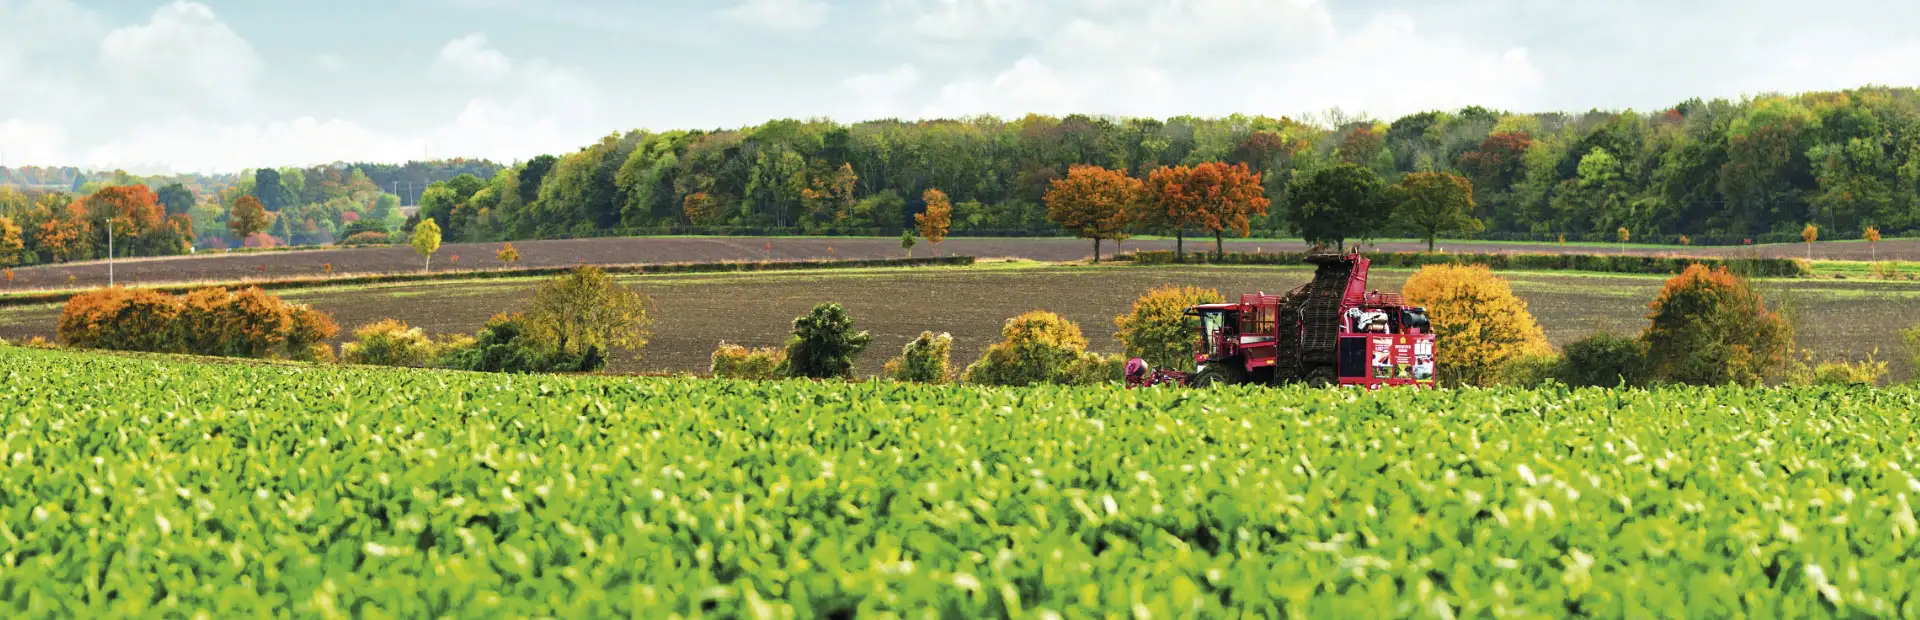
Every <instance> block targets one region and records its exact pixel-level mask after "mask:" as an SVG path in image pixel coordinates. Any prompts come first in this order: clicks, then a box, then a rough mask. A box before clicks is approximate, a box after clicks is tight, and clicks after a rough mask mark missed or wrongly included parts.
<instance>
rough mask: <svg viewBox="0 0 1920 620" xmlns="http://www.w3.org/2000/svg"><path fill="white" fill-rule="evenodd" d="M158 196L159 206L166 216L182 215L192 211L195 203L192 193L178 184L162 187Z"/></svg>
mask: <svg viewBox="0 0 1920 620" xmlns="http://www.w3.org/2000/svg"><path fill="white" fill-rule="evenodd" d="M158 195H159V200H160V205H161V206H162V207H164V208H165V209H166V212H167V215H168V216H175V215H184V214H186V213H187V212H188V211H190V210H192V209H193V205H194V203H195V199H194V197H193V191H192V190H189V189H187V186H185V185H181V184H179V183H168V184H167V185H165V186H162V187H161V188H160V191H159V192H158Z"/></svg>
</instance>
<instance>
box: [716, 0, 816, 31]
mask: <svg viewBox="0 0 1920 620" xmlns="http://www.w3.org/2000/svg"><path fill="white" fill-rule="evenodd" d="M721 14H722V15H725V16H726V17H727V18H729V19H733V20H737V21H742V22H747V23H750V24H755V25H758V26H761V27H764V28H772V29H776V30H806V29H810V28H814V27H816V26H819V25H820V24H823V23H826V21H827V3H826V2H823V1H821V0H741V2H740V4H737V5H734V7H733V8H730V9H727V10H725V11H721Z"/></svg>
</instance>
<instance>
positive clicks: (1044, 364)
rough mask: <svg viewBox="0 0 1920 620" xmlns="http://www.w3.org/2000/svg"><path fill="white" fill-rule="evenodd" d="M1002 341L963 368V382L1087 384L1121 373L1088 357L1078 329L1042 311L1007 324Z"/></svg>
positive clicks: (1052, 314)
mask: <svg viewBox="0 0 1920 620" xmlns="http://www.w3.org/2000/svg"><path fill="white" fill-rule="evenodd" d="M1000 335H1001V336H1002V337H1003V338H1004V339H1003V340H1002V341H1000V342H999V343H996V344H994V345H993V346H991V347H988V348H987V351H986V353H984V354H982V355H981V356H980V359H979V360H976V361H975V362H974V363H972V364H970V365H968V366H967V369H966V372H965V373H963V374H962V376H961V380H962V381H965V382H966V383H972V384H979V385H1033V384H1036V383H1066V384H1088V383H1098V382H1100V381H1102V380H1104V377H1106V376H1109V375H1108V374H1107V373H1108V372H1109V370H1111V371H1112V374H1111V376H1112V377H1118V376H1119V373H1120V371H1121V370H1122V369H1123V368H1122V367H1120V366H1115V365H1114V364H1112V363H1110V361H1109V360H1107V359H1106V358H1103V357H1101V356H1099V355H1095V354H1091V353H1088V352H1087V339H1086V337H1085V336H1083V335H1081V333H1080V326H1078V325H1075V324H1073V322H1072V321H1068V320H1066V319H1064V318H1061V317H1060V315H1057V314H1054V313H1052V312H1047V311H1045V310H1034V311H1031V312H1027V313H1025V314H1022V315H1020V316H1017V317H1013V318H1011V319H1008V320H1007V323H1006V325H1004V326H1002V327H1001V328H1000Z"/></svg>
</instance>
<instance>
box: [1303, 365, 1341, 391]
mask: <svg viewBox="0 0 1920 620" xmlns="http://www.w3.org/2000/svg"><path fill="white" fill-rule="evenodd" d="M1338 382H1339V378H1338V377H1335V376H1334V373H1333V367H1331V366H1318V367H1315V368H1314V369H1313V370H1309V371H1307V387H1315V388H1323V387H1329V386H1332V385H1333V384H1335V383H1338Z"/></svg>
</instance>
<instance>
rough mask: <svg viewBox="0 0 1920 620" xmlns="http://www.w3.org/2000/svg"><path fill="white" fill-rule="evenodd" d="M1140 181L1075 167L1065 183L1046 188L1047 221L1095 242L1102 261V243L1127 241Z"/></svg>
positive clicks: (1057, 181)
mask: <svg viewBox="0 0 1920 620" xmlns="http://www.w3.org/2000/svg"><path fill="white" fill-rule="evenodd" d="M1141 187H1142V186H1141V184H1140V180H1139V179H1135V178H1133V177H1130V176H1127V173H1126V172H1124V171H1119V170H1108V169H1106V168H1102V167H1099V166H1074V167H1072V168H1070V169H1068V170H1067V176H1066V178H1064V179H1054V180H1053V181H1052V182H1051V183H1050V184H1048V186H1047V194H1046V203H1047V217H1048V218H1050V219H1052V220H1053V221H1054V222H1056V223H1058V224H1060V227H1061V228H1065V229H1067V231H1068V232H1071V233H1073V234H1074V235H1075V236H1078V237H1081V238H1083V239H1092V240H1093V260H1094V262H1099V261H1100V240H1102V239H1116V240H1117V239H1124V238H1126V229H1127V225H1128V224H1129V223H1130V222H1131V221H1132V217H1133V216H1134V215H1135V211H1136V210H1138V207H1137V205H1138V204H1139V203H1140V199H1141Z"/></svg>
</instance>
